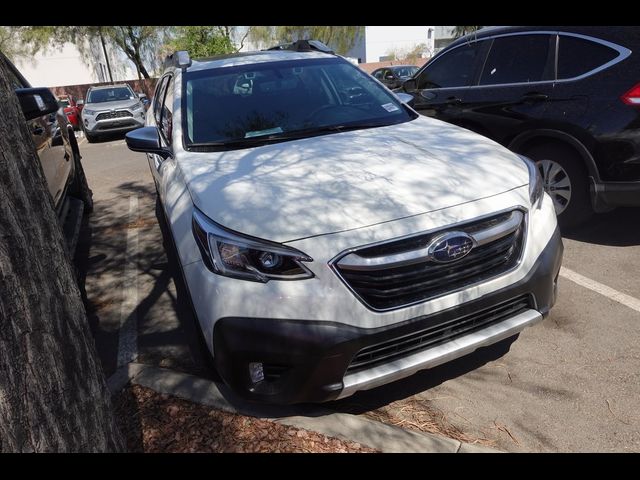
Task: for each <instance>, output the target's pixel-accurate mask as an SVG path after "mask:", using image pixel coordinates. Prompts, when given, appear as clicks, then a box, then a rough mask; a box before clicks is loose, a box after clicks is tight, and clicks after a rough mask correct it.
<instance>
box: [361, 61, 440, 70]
mask: <svg viewBox="0 0 640 480" xmlns="http://www.w3.org/2000/svg"><path fill="white" fill-rule="evenodd" d="M428 61H429V59H428V58H416V59H414V60H411V61H401V60H390V61H386V62H373V63H361V64H359V65H358V67H360V69H362V70H364V71H365V72H367V73H371V72H373V71H374V70H377V69H378V68H382V67H391V66H393V65H415V66H416V67H422V65H424V64H425V63H427V62H428Z"/></svg>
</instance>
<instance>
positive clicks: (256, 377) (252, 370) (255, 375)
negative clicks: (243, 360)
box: [249, 362, 264, 383]
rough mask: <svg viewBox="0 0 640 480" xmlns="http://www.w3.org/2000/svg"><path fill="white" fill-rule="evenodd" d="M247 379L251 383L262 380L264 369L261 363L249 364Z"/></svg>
mask: <svg viewBox="0 0 640 480" xmlns="http://www.w3.org/2000/svg"><path fill="white" fill-rule="evenodd" d="M249 378H251V381H252V382H253V383H258V382H261V381H262V380H264V369H263V368H262V363H261V362H251V363H249Z"/></svg>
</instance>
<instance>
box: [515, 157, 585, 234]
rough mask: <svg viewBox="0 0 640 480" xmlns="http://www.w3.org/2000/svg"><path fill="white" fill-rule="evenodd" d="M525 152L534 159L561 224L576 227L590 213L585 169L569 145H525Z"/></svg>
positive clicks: (566, 226)
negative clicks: (527, 147) (526, 147)
mask: <svg viewBox="0 0 640 480" xmlns="http://www.w3.org/2000/svg"><path fill="white" fill-rule="evenodd" d="M524 155H526V156H527V157H529V158H530V159H532V160H534V161H535V162H536V165H537V166H538V170H539V171H540V174H541V175H542V181H543V184H544V190H545V192H547V193H548V194H549V196H550V197H551V199H552V200H553V206H554V207H555V209H556V214H557V215H558V223H559V224H560V227H564V228H571V227H575V226H577V225H579V224H581V223H583V222H585V221H586V220H587V219H588V218H589V217H590V216H591V215H592V214H593V210H592V209H591V201H590V198H589V183H588V180H587V171H586V170H585V168H584V166H583V165H582V160H581V159H580V157H579V156H578V154H577V153H576V152H575V151H573V150H572V149H571V147H568V146H565V145H561V144H541V145H536V146H534V147H531V148H529V149H527V150H526V151H525V152H524Z"/></svg>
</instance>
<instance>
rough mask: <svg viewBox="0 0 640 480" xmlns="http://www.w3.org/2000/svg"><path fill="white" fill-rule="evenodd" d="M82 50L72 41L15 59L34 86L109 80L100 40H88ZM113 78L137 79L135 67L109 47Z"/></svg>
mask: <svg viewBox="0 0 640 480" xmlns="http://www.w3.org/2000/svg"><path fill="white" fill-rule="evenodd" d="M83 50H84V51H83V52H82V53H81V52H80V50H79V49H78V47H77V46H76V45H74V44H72V43H65V44H64V45H63V46H62V47H61V48H60V47H49V48H47V49H46V50H44V51H41V52H38V53H37V54H35V55H34V56H33V57H32V58H29V59H23V60H18V61H16V67H17V68H18V70H20V73H22V75H24V77H25V78H26V79H27V80H28V81H29V83H31V85H33V86H34V87H58V86H63V85H77V84H85V83H97V82H105V81H109V74H108V72H107V66H106V62H105V59H104V54H103V51H102V46H101V45H100V44H99V42H87V43H86V44H85V45H84V48H83ZM108 54H109V61H110V62H111V72H112V74H113V80H114V81H122V80H129V79H135V78H137V74H136V70H135V67H133V63H132V62H130V61H129V60H128V59H127V58H126V57H125V58H124V59H123V58H122V56H123V55H121V54H120V53H119V52H117V51H113V50H108Z"/></svg>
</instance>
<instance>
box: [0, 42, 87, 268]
mask: <svg viewBox="0 0 640 480" xmlns="http://www.w3.org/2000/svg"><path fill="white" fill-rule="evenodd" d="M0 62H3V63H4V64H5V65H6V67H7V73H8V74H9V81H10V82H11V84H12V86H13V88H14V89H15V91H16V95H17V96H18V100H19V101H20V105H21V107H22V112H23V114H24V116H25V120H26V122H27V127H28V129H29V131H30V132H31V138H32V140H33V143H34V146H35V148H36V152H37V153H38V157H39V159H40V165H41V166H42V173H43V174H44V178H45V180H46V182H47V187H48V189H49V193H50V194H51V198H52V199H53V206H54V208H55V210H56V213H57V215H58V218H59V220H60V224H61V226H62V228H63V233H64V236H65V240H66V241H67V247H68V249H69V251H70V253H71V254H72V255H73V253H74V250H75V244H76V241H77V239H78V231H79V228H80V221H81V219H82V215H83V213H84V212H87V213H88V212H90V211H91V210H92V209H93V197H92V193H91V190H90V189H89V186H88V185H87V179H86V177H85V174H84V170H83V168H82V163H81V162H80V159H81V158H82V157H81V156H80V149H79V148H78V142H77V141H76V137H75V134H74V132H73V126H72V125H71V124H70V123H69V121H68V120H67V116H66V115H65V113H64V111H63V108H61V107H60V106H59V104H58V101H57V99H56V98H55V96H54V95H53V93H52V92H51V90H49V89H48V88H32V87H31V85H30V84H29V82H27V80H26V79H25V78H24V77H23V76H22V75H21V74H20V72H19V71H18V70H17V69H16V67H15V66H14V65H13V64H12V63H11V62H10V61H9V60H8V59H7V57H5V56H4V55H3V54H2V53H1V52H0Z"/></svg>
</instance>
